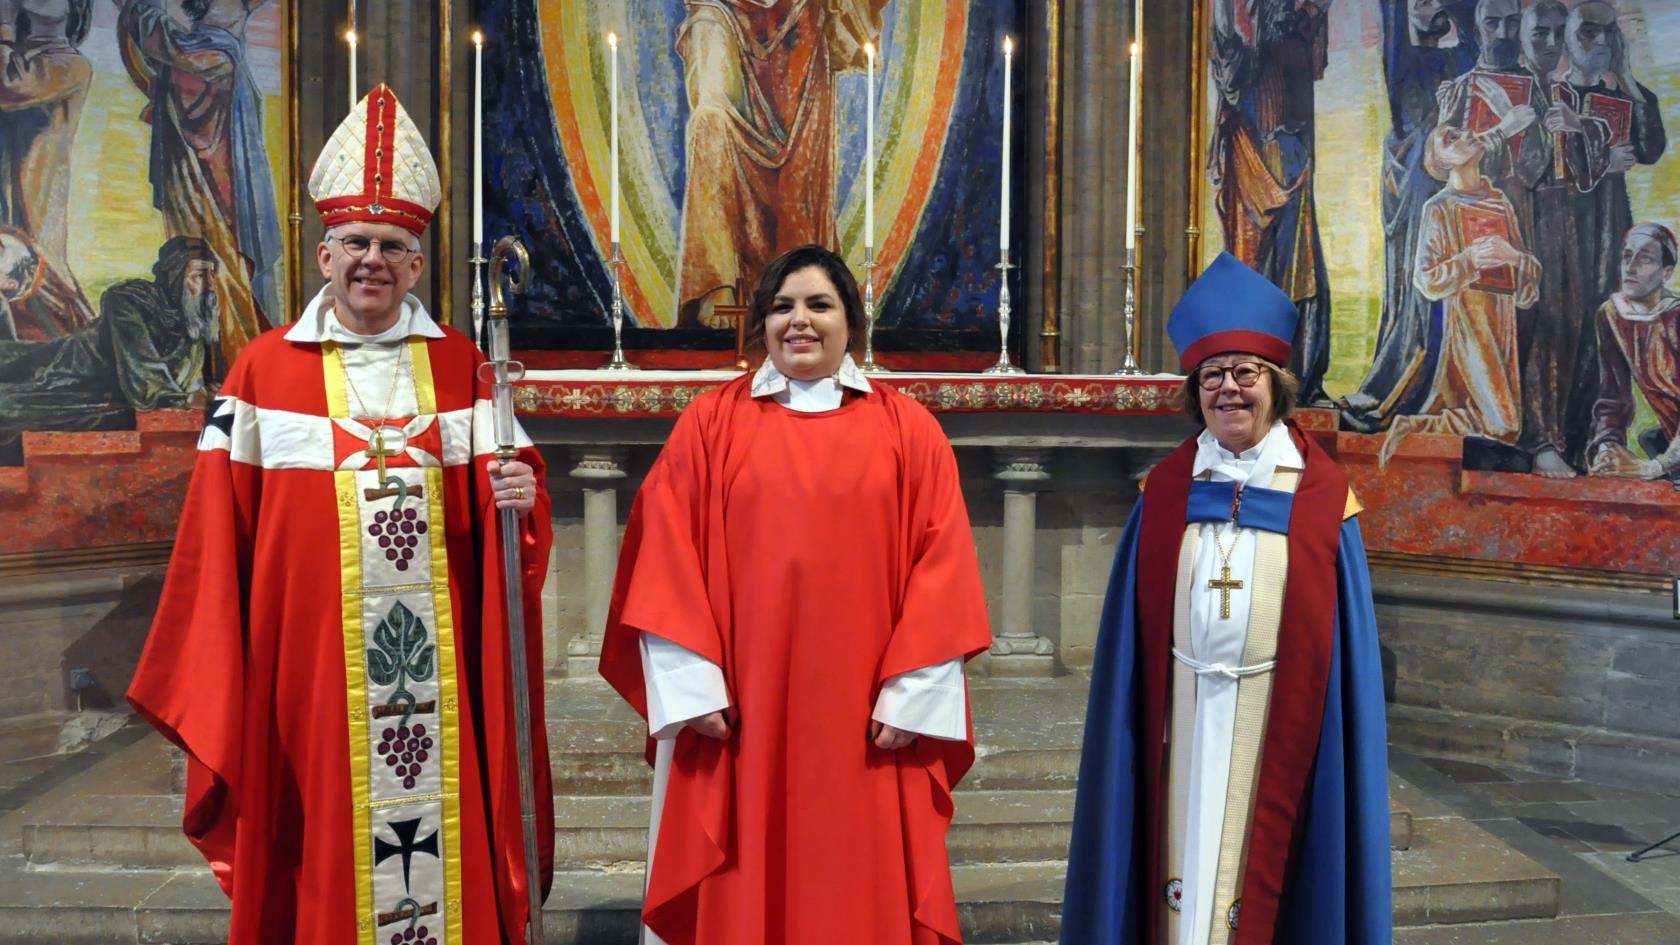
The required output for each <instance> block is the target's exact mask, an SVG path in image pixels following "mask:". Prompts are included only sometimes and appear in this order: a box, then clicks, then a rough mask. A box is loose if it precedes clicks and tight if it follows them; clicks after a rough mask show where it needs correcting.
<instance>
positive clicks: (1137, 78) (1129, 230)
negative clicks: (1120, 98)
mask: <svg viewBox="0 0 1680 945" xmlns="http://www.w3.org/2000/svg"><path fill="white" fill-rule="evenodd" d="M1138 6H1139V7H1142V4H1141V3H1140V4H1138ZM1142 62H1143V55H1142V50H1141V49H1140V48H1139V46H1138V43H1137V41H1136V40H1133V41H1132V88H1131V105H1130V107H1129V108H1128V109H1127V111H1128V112H1130V114H1128V115H1127V116H1126V117H1127V125H1128V128H1127V131H1126V248H1127V249H1132V248H1134V247H1136V246H1137V222H1138V217H1137V197H1138V193H1137V191H1138V140H1137V139H1138V113H1139V112H1140V111H1142V108H1141V102H1142V101H1143V97H1142V95H1141V88H1142V85H1143V82H1142V76H1143V72H1142Z"/></svg>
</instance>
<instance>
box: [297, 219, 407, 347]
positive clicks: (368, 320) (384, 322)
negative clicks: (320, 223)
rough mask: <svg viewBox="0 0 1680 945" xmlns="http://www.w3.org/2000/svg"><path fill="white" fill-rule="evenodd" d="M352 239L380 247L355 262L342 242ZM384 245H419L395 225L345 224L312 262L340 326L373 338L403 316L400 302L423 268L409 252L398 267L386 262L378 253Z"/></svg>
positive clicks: (320, 247) (322, 243)
mask: <svg viewBox="0 0 1680 945" xmlns="http://www.w3.org/2000/svg"><path fill="white" fill-rule="evenodd" d="M357 236H359V237H363V238H365V239H369V240H378V241H379V245H378V246H377V247H374V246H369V247H368V251H367V252H366V253H364V254H362V256H361V258H359V259H358V258H355V257H353V256H351V255H350V253H349V252H348V251H346V250H345V248H344V243H343V241H344V240H346V239H350V238H352V237H357ZM388 242H389V243H395V244H397V245H399V246H405V247H413V246H415V245H417V244H418V242H419V241H418V240H416V239H415V237H414V234H412V233H410V232H408V231H407V230H405V229H403V228H402V227H400V226H391V225H390V224H385V223H346V224H343V225H341V226H337V227H334V228H333V230H332V234H331V236H330V237H329V238H328V239H326V240H323V241H322V242H321V244H320V245H319V246H318V247H317V248H316V254H315V255H316V261H317V262H319V263H320V264H321V275H322V276H323V277H325V278H326V280H327V294H328V295H329V296H330V297H331V298H332V302H333V311H334V312H336V313H338V317H339V321H341V322H343V323H344V327H346V328H348V329H350V330H351V331H354V332H357V333H359V334H364V335H371V334H378V333H379V332H381V331H384V330H385V329H386V328H389V327H391V325H393V324H395V323H396V320H397V316H398V315H400V314H402V301H403V297H404V296H406V295H407V294H408V292H409V290H410V289H412V288H414V283H415V282H416V281H418V280H419V278H420V270H421V268H422V267H423V266H424V265H425V258H424V257H423V256H421V254H420V252H419V251H418V250H415V251H413V252H410V253H408V254H407V256H406V257H405V258H404V259H403V260H402V261H401V262H397V263H390V262H386V261H385V256H384V254H383V250H384V248H385V245H386V243H388Z"/></svg>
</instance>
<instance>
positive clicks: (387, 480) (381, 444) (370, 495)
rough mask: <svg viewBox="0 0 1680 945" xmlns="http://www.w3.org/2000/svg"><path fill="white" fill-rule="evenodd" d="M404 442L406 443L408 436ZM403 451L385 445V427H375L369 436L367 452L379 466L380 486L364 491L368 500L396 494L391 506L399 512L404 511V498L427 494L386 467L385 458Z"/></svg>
mask: <svg viewBox="0 0 1680 945" xmlns="http://www.w3.org/2000/svg"><path fill="white" fill-rule="evenodd" d="M404 443H405V445H406V438H405V440H404ZM401 453H402V450H399V449H393V448H391V447H389V446H386V445H385V427H382V426H380V427H375V428H374V430H373V435H372V436H370V437H368V448H367V454H368V455H369V456H372V457H373V461H374V463H375V464H377V466H378V469H379V488H377V489H365V490H363V492H364V494H365V495H366V496H367V500H368V501H369V502H373V501H375V500H377V499H388V498H390V497H391V496H396V497H397V501H396V502H395V503H393V504H392V506H391V507H392V508H394V509H396V510H397V511H399V512H400V511H402V504H403V499H406V498H408V497H409V496H414V497H415V498H419V497H420V496H422V495H425V490H424V489H422V488H421V487H420V486H417V485H415V486H408V485H405V484H404V483H403V481H402V480H401V479H399V478H398V477H396V476H393V475H391V474H390V471H389V469H387V468H386V466H385V460H387V459H390V458H391V457H393V456H398V455H401Z"/></svg>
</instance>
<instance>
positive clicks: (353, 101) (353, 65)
mask: <svg viewBox="0 0 1680 945" xmlns="http://www.w3.org/2000/svg"><path fill="white" fill-rule="evenodd" d="M344 38H345V39H347V40H349V41H350V107H351V108H352V109H354V108H355V107H356V31H355V30H354V29H352V30H350V31H349V32H347V33H345V34H344Z"/></svg>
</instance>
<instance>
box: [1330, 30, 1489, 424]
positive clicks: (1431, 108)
mask: <svg viewBox="0 0 1680 945" xmlns="http://www.w3.org/2000/svg"><path fill="white" fill-rule="evenodd" d="M1474 2H1475V0H1383V4H1382V14H1383V75H1384V77H1385V79H1386V80H1387V83H1388V107H1389V121H1390V126H1389V130H1388V134H1387V136H1386V137H1385V138H1384V139H1383V171H1382V181H1381V187H1382V191H1381V197H1382V221H1383V300H1382V316H1381V319H1380V321H1379V322H1378V328H1377V347H1376V352H1375V353H1374V354H1373V355H1372V358H1371V367H1370V369H1369V370H1368V371H1367V372H1366V374H1365V379H1364V380H1362V381H1360V383H1359V389H1358V390H1356V391H1354V392H1353V393H1351V394H1348V395H1347V396H1346V397H1344V398H1343V399H1342V405H1343V408H1344V409H1343V412H1342V419H1343V422H1344V423H1345V424H1347V425H1348V426H1349V427H1350V428H1352V429H1355V430H1359V431H1361V432H1365V433H1372V432H1376V431H1377V430H1381V429H1383V428H1385V427H1387V426H1388V423H1389V420H1390V419H1391V418H1393V417H1394V415H1395V414H1396V413H1403V412H1409V411H1411V410H1413V409H1415V408H1416V406H1417V404H1418V403H1419V402H1420V401H1421V400H1422V398H1423V395H1424V393H1425V389H1426V385H1427V383H1428V379H1429V377H1430V371H1429V368H1430V365H1429V364H1428V363H1427V362H1428V361H1429V355H1430V351H1429V350H1428V343H1429V330H1430V323H1431V320H1432V318H1433V317H1434V306H1433V304H1432V303H1431V302H1430V300H1429V299H1427V298H1424V296H1423V295H1422V293H1420V292H1418V290H1417V284H1416V282H1415V281H1414V280H1413V278H1412V274H1413V272H1414V271H1415V269H1416V267H1415V266H1414V265H1413V256H1414V254H1415V253H1416V252H1417V246H1418V231H1419V229H1420V228H1421V226H1422V222H1423V205H1424V203H1425V201H1427V200H1428V199H1429V198H1430V197H1433V196H1434V195H1435V192H1436V191H1438V190H1440V189H1441V184H1440V182H1439V181H1437V180H1436V179H1435V178H1434V177H1431V176H1430V175H1429V173H1428V171H1426V170H1424V166H1423V153H1424V147H1425V144H1426V142H1427V141H1428V140H1429V133H1430V132H1431V131H1433V130H1434V128H1435V123H1436V119H1437V116H1438V115H1439V114H1440V102H1439V99H1438V95H1437V92H1438V90H1439V89H1440V87H1441V85H1442V84H1443V83H1445V82H1450V81H1452V80H1453V79H1456V78H1457V77H1459V76H1461V75H1463V74H1464V73H1465V72H1468V71H1469V70H1470V69H1472V68H1473V67H1474V66H1475V64H1476V60H1477V40H1476V38H1475V31H1474V29H1473V28H1472V21H1473V13H1474V11H1475V8H1474Z"/></svg>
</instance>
